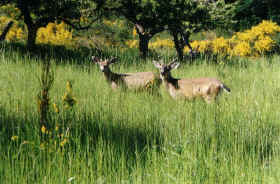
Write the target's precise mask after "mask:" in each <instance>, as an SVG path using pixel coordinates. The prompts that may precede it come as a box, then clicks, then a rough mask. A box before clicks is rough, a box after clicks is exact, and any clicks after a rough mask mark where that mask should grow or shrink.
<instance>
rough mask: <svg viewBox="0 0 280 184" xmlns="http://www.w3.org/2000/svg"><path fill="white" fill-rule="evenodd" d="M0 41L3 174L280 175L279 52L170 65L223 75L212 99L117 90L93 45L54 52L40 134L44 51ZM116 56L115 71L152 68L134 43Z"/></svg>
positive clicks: (94, 177) (87, 178) (102, 177)
mask: <svg viewBox="0 0 280 184" xmlns="http://www.w3.org/2000/svg"><path fill="white" fill-rule="evenodd" d="M0 51H1V55H0V137H1V138H0V183H20V184H22V183H47V184H50V183H60V184H61V183H79V184H82V183H96V184H101V183H104V184H105V183H123V184H126V183H154V184H155V183H159V184H162V183H213V184H214V183H278V181H279V179H280V175H279V169H278V168H279V166H280V155H279V151H280V150H279V143H280V121H279V119H280V111H279V107H280V106H279V102H280V83H279V79H280V72H279V71H280V63H279V60H280V57H279V56H273V57H271V58H261V59H257V60H252V61H251V60H250V61H249V60H246V59H239V60H236V61H232V63H233V64H228V65H221V64H220V65H217V64H209V63H208V62H206V61H205V60H203V59H200V60H197V61H195V63H194V64H181V66H180V67H179V68H178V69H177V70H174V71H173V72H172V74H173V76H174V77H186V78H188V77H189V78H191V77H201V76H211V77H217V78H219V79H220V80H221V81H223V82H224V83H225V84H227V85H228V86H229V87H230V88H231V90H232V92H231V94H226V93H223V94H222V95H221V96H220V97H219V99H218V102H217V103H214V104H206V103H204V102H203V101H202V100H195V101H175V100H173V99H171V98H170V97H169V96H168V94H167V93H166V92H165V89H164V88H161V89H160V94H161V95H152V94H148V93H144V92H142V93H140V92H139V93H135V92H131V91H127V92H121V91H116V92H114V91H112V90H111V89H110V88H109V87H108V85H107V84H106V83H105V80H104V78H103V76H102V74H101V72H100V71H99V70H98V67H97V66H96V65H94V64H91V63H90V62H89V57H90V55H87V56H86V55H85V56H83V57H78V56H75V57H74V56H73V59H71V55H68V56H65V58H64V59H55V58H54V59H51V61H52V69H53V71H54V73H55V81H54V85H53V87H52V89H51V91H50V99H51V104H50V114H49V124H50V125H51V127H53V128H52V129H50V130H46V131H49V132H48V134H47V132H45V131H44V132H45V133H43V135H44V136H45V139H44V140H42V139H40V132H41V127H40V126H39V115H38V110H37V104H36V96H37V94H38V92H39V90H40V86H39V81H38V78H39V77H40V73H41V67H40V62H41V61H42V59H41V58H40V57H39V56H36V55H34V54H33V55H32V54H26V53H25V54H24V53H22V52H20V49H15V48H13V47H5V46H3V45H2V46H1V49H0ZM112 53H113V54H115V55H118V51H112ZM119 57H120V58H121V59H120V62H119V63H116V64H114V65H112V70H113V71H116V72H134V71H149V70H150V71H155V72H156V68H155V67H154V66H153V65H152V62H151V60H148V61H147V62H146V63H143V64H141V63H140V64H139V62H138V59H136V58H135V57H134V55H133V53H130V52H127V53H125V54H122V55H119ZM166 58H167V56H166ZM166 62H168V60H166ZM76 63H85V64H83V65H82V64H76ZM207 63H208V64H207ZM236 63H238V64H236ZM67 81H71V82H72V84H73V89H72V92H73V95H74V96H75V98H76V99H77V104H75V105H74V106H73V108H72V109H69V108H68V109H66V108H64V106H63V102H62V96H63V95H64V93H65V91H66V82H67ZM53 103H55V104H56V105H57V107H58V108H59V113H57V112H55V108H53Z"/></svg>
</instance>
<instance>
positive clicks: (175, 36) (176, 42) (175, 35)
mask: <svg viewBox="0 0 280 184" xmlns="http://www.w3.org/2000/svg"><path fill="white" fill-rule="evenodd" d="M172 35H173V41H174V45H175V48H176V51H177V56H178V59H179V61H182V60H183V48H184V47H183V45H182V43H181V42H180V40H179V39H178V32H172Z"/></svg>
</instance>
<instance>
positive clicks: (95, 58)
mask: <svg viewBox="0 0 280 184" xmlns="http://www.w3.org/2000/svg"><path fill="white" fill-rule="evenodd" d="M91 60H92V61H93V62H96V63H98V62H100V59H99V58H97V57H96V56H91Z"/></svg>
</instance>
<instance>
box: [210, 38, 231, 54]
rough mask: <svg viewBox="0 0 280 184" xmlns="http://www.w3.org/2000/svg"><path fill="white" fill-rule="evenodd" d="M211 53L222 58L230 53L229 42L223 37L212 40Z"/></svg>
mask: <svg viewBox="0 0 280 184" xmlns="http://www.w3.org/2000/svg"><path fill="white" fill-rule="evenodd" d="M212 52H213V53H214V54H219V55H222V56H225V55H227V54H228V53H229V52H230V47H229V41H228V40H227V39H225V38H223V37H220V38H217V39H215V40H213V41H212Z"/></svg>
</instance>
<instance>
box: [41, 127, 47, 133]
mask: <svg viewBox="0 0 280 184" xmlns="http://www.w3.org/2000/svg"><path fill="white" fill-rule="evenodd" d="M41 132H42V133H43V134H45V133H46V132H47V129H46V127H45V126H44V125H43V126H42V128H41Z"/></svg>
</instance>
